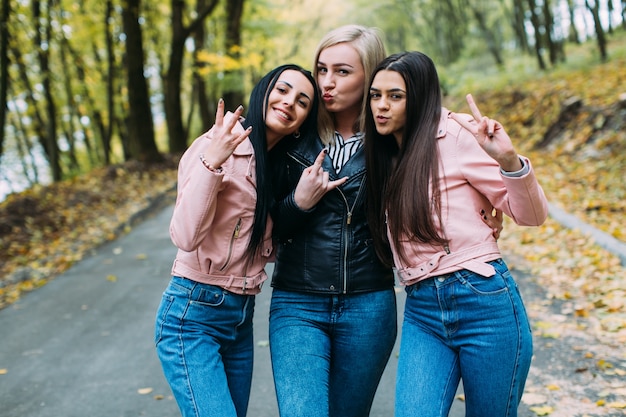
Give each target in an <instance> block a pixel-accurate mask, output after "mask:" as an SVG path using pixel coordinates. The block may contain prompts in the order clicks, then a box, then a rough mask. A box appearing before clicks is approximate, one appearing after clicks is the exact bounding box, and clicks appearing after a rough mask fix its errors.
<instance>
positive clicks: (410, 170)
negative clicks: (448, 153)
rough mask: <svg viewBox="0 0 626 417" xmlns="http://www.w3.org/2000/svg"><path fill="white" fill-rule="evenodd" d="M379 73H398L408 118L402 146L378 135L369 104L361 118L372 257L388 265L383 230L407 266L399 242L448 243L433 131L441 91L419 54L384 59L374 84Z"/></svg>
mask: <svg viewBox="0 0 626 417" xmlns="http://www.w3.org/2000/svg"><path fill="white" fill-rule="evenodd" d="M382 70H388V71H395V72H397V73H398V74H400V75H401V76H402V78H403V79H404V82H405V83H406V90H407V101H406V114H407V117H406V125H405V127H404V133H403V137H402V144H401V145H400V147H398V144H397V142H396V140H395V138H394V136H393V135H385V136H383V135H380V134H379V133H378V132H377V131H376V125H375V124H374V117H373V114H372V109H371V106H369V105H368V106H367V108H366V117H365V152H366V164H367V196H368V200H367V201H368V205H367V216H368V222H369V225H370V228H371V229H372V234H373V238H374V245H375V247H376V253H377V254H378V256H379V257H380V258H381V260H382V261H383V262H385V263H387V264H388V265H392V263H393V260H392V259H391V253H390V251H389V246H388V245H389V241H388V239H387V225H388V227H389V230H390V236H391V239H392V243H393V244H394V246H395V247H396V248H397V249H398V250H399V255H400V257H401V259H402V260H403V261H405V262H406V257H405V254H404V253H403V252H402V246H401V245H400V238H401V237H405V238H409V239H412V240H416V241H419V242H424V243H430V244H435V245H446V244H447V241H446V239H445V236H444V235H443V230H441V229H440V226H441V225H442V222H441V191H440V184H439V181H440V178H439V152H438V148H437V126H438V123H439V119H440V117H441V88H440V86H439V77H438V75H437V70H436V68H435V64H434V63H433V61H432V60H431V59H430V58H429V57H428V56H426V55H424V54H423V53H420V52H403V53H399V54H394V55H391V56H389V57H387V58H385V60H383V61H382V62H381V63H380V64H379V65H378V66H377V67H376V69H375V70H374V73H373V74H372V80H373V79H374V77H375V76H376V74H377V73H378V72H379V71H382ZM369 87H371V85H370V86H368V91H369ZM368 104H369V103H368ZM433 213H434V214H435V217H433ZM435 218H436V219H437V221H435Z"/></svg>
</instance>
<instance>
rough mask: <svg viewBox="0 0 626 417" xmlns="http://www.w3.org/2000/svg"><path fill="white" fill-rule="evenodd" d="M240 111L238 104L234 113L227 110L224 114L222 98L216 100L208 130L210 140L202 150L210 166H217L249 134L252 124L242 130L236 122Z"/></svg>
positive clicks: (241, 109)
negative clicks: (210, 126)
mask: <svg viewBox="0 0 626 417" xmlns="http://www.w3.org/2000/svg"><path fill="white" fill-rule="evenodd" d="M242 113H243V106H239V107H238V108H237V110H235V112H234V113H231V112H228V113H227V114H226V116H224V100H222V99H220V100H219V101H218V103H217V111H216V113H215V124H214V125H213V127H212V128H211V130H209V132H208V137H209V138H210V139H211V141H210V142H209V144H208V146H207V148H206V150H205V152H204V157H205V159H206V160H207V162H209V164H210V165H211V166H213V167H215V168H219V167H220V166H221V165H222V164H223V163H224V161H226V160H227V159H228V158H229V157H230V156H231V155H232V154H233V152H234V151H235V149H236V148H237V146H239V144H240V143H241V142H243V141H244V140H245V139H246V138H247V137H248V136H249V135H250V132H251V131H252V126H250V127H249V128H247V129H246V130H243V127H242V126H241V124H239V123H238V122H239V118H240V117H241V114H242Z"/></svg>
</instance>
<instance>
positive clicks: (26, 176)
mask: <svg viewBox="0 0 626 417" xmlns="http://www.w3.org/2000/svg"><path fill="white" fill-rule="evenodd" d="M0 4H1V5H0V7H1V13H2V14H1V17H0V18H1V20H0V308H3V307H5V306H7V305H10V304H11V303H12V302H13V301H15V300H16V299H18V298H19V297H20V294H22V293H23V292H24V291H30V290H32V289H35V288H37V287H38V286H41V285H43V284H45V283H46V282H47V281H48V280H49V279H51V278H53V277H54V276H55V275H58V274H59V273H61V272H63V271H64V270H66V269H67V268H69V267H70V266H71V265H72V264H73V263H75V262H76V261H78V260H80V259H81V258H82V257H84V256H85V255H86V254H88V253H89V251H90V250H92V249H93V248H94V247H96V246H97V245H99V244H101V243H103V242H105V241H108V240H111V239H114V238H115V237H116V236H118V235H119V234H120V233H125V232H127V231H128V230H129V229H130V228H131V227H132V224H133V220H134V219H135V218H137V216H138V213H141V212H143V211H145V210H146V209H147V208H149V207H154V206H155V205H159V204H168V203H171V202H172V201H173V200H172V199H173V195H174V192H175V188H176V163H177V160H178V158H179V157H180V155H181V153H182V152H183V151H184V150H185V149H186V147H187V145H188V144H189V143H190V141H191V140H193V139H194V138H195V137H196V136H197V135H199V134H200V133H202V132H203V131H205V130H206V129H208V128H209V127H210V126H211V125H212V123H213V119H214V113H215V105H216V103H217V100H218V99H219V98H220V97H223V98H224V99H225V101H226V105H227V107H228V108H230V109H234V108H235V107H237V106H238V105H239V104H244V106H245V105H246V102H247V97H248V94H249V92H250V90H251V88H252V86H253V85H254V83H255V82H256V81H257V80H258V79H259V78H260V77H261V76H262V75H263V74H264V73H265V72H267V71H268V70H269V69H271V68H273V67H274V66H276V65H278V64H282V63H287V62H294V63H297V64H300V65H303V66H304V67H307V68H311V67H312V65H313V62H312V55H313V52H314V50H315V47H316V44H317V42H318V41H319V39H320V38H321V37H322V36H323V34H324V33H326V32H327V31H328V30H330V29H332V28H335V27H337V26H340V25H343V24H346V23H358V24H363V25H367V26H375V27H378V28H380V30H381V33H382V34H383V36H384V39H385V43H386V47H387V50H388V52H389V53H393V52H398V51H403V50H421V51H423V52H425V53H426V54H428V55H429V56H431V57H432V58H433V60H434V61H435V63H436V64H437V66H438V69H439V72H440V77H441V80H442V85H443V89H444V91H445V94H446V96H445V103H446V105H447V106H448V107H449V108H451V109H453V110H455V111H468V109H467V105H466V103H465V101H464V96H465V94H466V93H469V92H471V93H473V94H474V96H475V98H476V101H477V102H478V103H479V105H480V107H481V110H482V111H483V113H484V114H488V115H489V116H491V117H494V118H496V119H498V120H499V121H500V122H502V123H503V124H504V126H505V127H506V128H507V131H508V132H509V133H510V135H511V137H512V138H513V140H514V142H515V143H516V145H517V147H518V150H519V151H520V152H521V153H523V154H525V155H527V156H529V157H530V158H531V160H532V161H533V165H534V167H535V169H536V170H537V172H538V177H539V179H540V182H541V184H542V186H543V187H544V189H545V190H546V194H547V195H548V197H549V200H550V202H551V203H552V204H553V205H554V206H555V207H559V208H561V209H563V210H565V211H566V212H567V213H570V214H572V215H575V216H576V217H577V218H578V219H580V220H581V221H582V222H585V223H587V224H589V225H592V226H593V227H595V228H596V229H598V230H600V231H602V232H603V233H605V234H606V236H609V237H610V238H611V239H615V240H616V241H618V242H620V244H624V241H625V240H626V231H625V229H624V221H623V218H624V212H625V210H626V186H625V185H624V184H625V181H624V179H625V178H624V168H625V166H626V164H625V158H626V156H625V155H626V128H625V127H626V87H625V85H626V84H625V80H626V20H625V16H624V15H625V10H626V1H625V0H621V1H620V0H379V1H377V2H370V1H368V0H353V1H335V2H328V1H327V0H322V1H320V0H255V1H245V0H228V1H225V0H221V1H220V0H197V1H195V2H194V1H189V0H172V1H170V2H156V1H145V0H144V1H141V0H124V1H122V0H106V1H104V0H82V1H70V0H48V1H45V0H42V1H33V0H0ZM500 243H501V246H502V248H503V251H504V252H505V253H506V254H507V256H509V257H510V258H511V263H512V265H513V267H517V268H520V269H522V268H523V269H528V270H529V272H531V273H532V274H533V275H535V276H537V277H538V279H539V280H540V282H541V285H542V286H543V287H544V288H545V290H546V293H547V295H548V299H550V300H557V301H558V302H559V303H560V304H559V305H560V306H561V307H560V308H561V313H562V317H563V320H562V321H563V322H564V323H565V322H567V323H571V324H572V325H573V326H578V327H580V326H582V327H584V329H585V331H587V332H589V333H590V334H592V335H593V337H595V338H596V339H597V340H599V341H601V343H603V344H604V345H606V346H611V347H620V346H621V347H622V354H621V356H620V357H621V360H622V363H621V364H606V363H604V364H600V365H598V366H599V367H601V368H602V371H603V372H613V373H618V376H619V375H620V374H621V376H623V375H626V371H625V370H624V369H626V353H623V346H624V343H626V302H625V299H626V274H625V269H624V268H625V267H624V265H623V264H622V262H626V261H624V259H623V258H622V259H620V257H619V256H617V255H616V254H615V253H612V252H610V251H608V250H606V249H605V248H603V247H602V246H600V245H598V244H596V243H597V242H595V241H594V239H592V238H590V237H589V236H588V235H587V234H585V233H584V232H583V231H581V230H577V229H576V228H574V229H572V228H566V227H564V226H562V225H561V224H560V223H559V222H558V221H556V220H555V219H554V217H553V216H552V217H551V218H550V219H548V221H547V222H546V224H545V225H543V226H541V227H538V228H518V227H516V226H515V225H514V224H513V223H512V222H510V221H505V230H504V232H503V236H502V238H501V239H500ZM86 279H88V277H86ZM110 279H112V280H113V279H114V277H110ZM561 325H562V323H561ZM540 330H541V331H543V332H544V334H545V335H546V337H553V336H554V334H555V327H554V326H552V325H550V324H547V325H545V327H544V328H543V329H540ZM609 365H610V366H609ZM619 389H622V393H621V395H622V398H624V399H626V386H623V387H621V388H619ZM611 404H612V405H613V406H614V408H616V409H623V408H622V407H626V405H625V403H624V402H619V401H613V402H612V403H611Z"/></svg>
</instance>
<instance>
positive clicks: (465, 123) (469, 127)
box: [451, 113, 476, 135]
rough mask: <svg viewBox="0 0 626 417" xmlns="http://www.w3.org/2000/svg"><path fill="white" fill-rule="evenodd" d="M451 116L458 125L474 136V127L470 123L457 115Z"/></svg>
mask: <svg viewBox="0 0 626 417" xmlns="http://www.w3.org/2000/svg"><path fill="white" fill-rule="evenodd" d="M451 116H452V118H453V119H454V120H455V121H456V122H457V123H458V124H460V125H461V126H463V127H464V128H465V129H467V130H469V131H470V132H471V133H472V134H473V135H475V134H476V126H475V125H472V123H470V121H469V120H467V119H466V117H464V116H460V115H458V114H457V113H452V114H451Z"/></svg>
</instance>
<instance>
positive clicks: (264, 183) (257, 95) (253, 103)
mask: <svg viewBox="0 0 626 417" xmlns="http://www.w3.org/2000/svg"><path fill="white" fill-rule="evenodd" d="M287 70H294V71H298V72H300V73H302V74H303V75H304V76H305V77H306V78H307V79H308V80H309V81H310V82H311V85H312V86H313V102H312V103H311V106H310V109H311V110H310V113H309V114H308V116H307V118H306V119H305V120H304V123H303V124H302V126H300V128H299V129H298V132H299V134H300V135H301V134H306V135H309V134H311V132H317V129H316V123H317V108H318V105H319V104H318V103H319V92H318V89H317V83H316V82H315V78H313V75H312V74H311V72H309V71H307V70H305V69H303V68H302V67H300V66H299V65H295V64H286V65H281V66H279V67H277V68H274V69H273V70H271V71H270V72H268V73H267V74H266V75H265V76H264V77H263V78H261V80H260V81H259V82H258V83H257V84H256V86H255V87H254V89H253V90H252V93H251V94H250V102H249V104H248V112H247V114H246V118H245V121H243V123H242V124H243V126H244V128H247V127H248V126H253V129H252V132H250V136H249V139H250V142H252V148H253V149H254V156H255V159H256V194H257V199H256V207H255V210H254V224H253V226H252V236H251V237H250V242H248V248H247V250H246V254H247V255H248V257H249V259H252V258H253V257H254V256H256V255H258V254H259V253H260V251H261V249H262V246H263V238H264V236H265V229H266V227H267V216H268V213H269V209H270V205H271V203H272V199H273V197H272V180H271V172H270V169H269V168H270V167H269V165H270V158H269V153H270V152H268V150H267V137H266V134H265V112H266V110H267V104H268V100H269V94H270V92H271V91H272V90H273V89H274V86H275V85H276V81H278V78H279V77H280V75H281V74H282V73H283V72H284V71H287ZM290 136H293V135H290ZM290 139H293V138H287V137H285V138H283V139H281V141H280V142H283V141H288V140H290ZM278 145H280V143H279V144H278ZM278 145H276V146H275V147H274V148H273V149H272V151H271V152H274V150H275V149H276V148H280V147H279V146H278Z"/></svg>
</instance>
